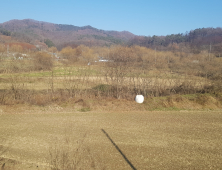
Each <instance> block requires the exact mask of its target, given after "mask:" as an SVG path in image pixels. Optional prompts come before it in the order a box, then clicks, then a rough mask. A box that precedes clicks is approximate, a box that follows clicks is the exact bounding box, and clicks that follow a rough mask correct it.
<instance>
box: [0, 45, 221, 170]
mask: <svg viewBox="0 0 222 170" xmlns="http://www.w3.org/2000/svg"><path fill="white" fill-rule="evenodd" d="M16 49H17V50H18V49H20V48H14V50H16ZM53 50H57V49H56V48H51V49H48V52H47V51H31V52H27V55H24V58H21V55H22V54H21V52H17V53H15V54H13V53H10V55H11V56H10V55H9V53H6V52H4V53H2V55H1V65H0V167H1V168H3V169H52V170H58V169H130V168H131V169H219V168H220V167H221V166H222V164H221V162H220V160H221V158H222V156H221V154H220V153H221V151H222V146H221V144H220V141H221V138H222V136H221V130H222V129H221V128H222V115H221V104H222V95H221V94H222V93H221V89H222V88H221V67H220V65H221V63H222V62H221V58H218V57H216V56H213V54H211V58H210V60H209V56H208V55H207V54H206V53H204V52H203V53H201V54H190V53H184V52H183V53H182V52H169V51H168V52H167V51H165V52H164V51H161V52H160V51H159V52H158V51H156V50H151V49H146V48H143V47H138V46H135V47H124V46H116V47H110V48H106V47H103V48H102V47H97V48H96V47H92V48H89V47H86V46H78V47H77V48H71V47H66V48H64V49H62V50H61V51H57V53H58V56H59V57H58V56H57V57H55V56H54V52H53ZM49 51H51V52H49ZM13 56H14V57H13ZM98 56H102V57H103V58H104V59H107V60H106V62H99V61H98ZM19 57H20V58H19ZM95 60H96V61H95ZM193 61H195V62H193ZM137 94H142V95H144V97H145V101H144V103H143V104H137V103H136V102H135V101H134V98H135V95H137Z"/></svg>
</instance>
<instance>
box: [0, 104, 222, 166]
mask: <svg viewBox="0 0 222 170" xmlns="http://www.w3.org/2000/svg"><path fill="white" fill-rule="evenodd" d="M221 141H222V114H221V112H220V111H218V112H216V111H210V112H209V111H172V112H170V111H167V112H160V111H153V112H152V111H147V112H142V111H141V112H133V111H131V112H92V111H91V112H77V111H72V110H63V109H61V108H57V109H56V108H52V109H51V110H50V109H46V108H45V107H38V108H37V109H33V110H19V109H17V110H15V111H13V108H11V111H10V112H4V111H3V110H1V113H0V167H2V169H5V170H7V169H53V168H54V169H56V168H58V167H60V168H61V169H71V168H70V167H71V166H72V168H73V169H74V168H76V169H107V170H108V169H110V170H113V169H138V170H139V169H196V170H197V169H200V170H203V169H207V170H208V169H221V167H222V162H221V160H222V154H221V153H222V144H221Z"/></svg>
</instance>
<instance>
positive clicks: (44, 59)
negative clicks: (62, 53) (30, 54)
mask: <svg viewBox="0 0 222 170" xmlns="http://www.w3.org/2000/svg"><path fill="white" fill-rule="evenodd" d="M33 62H34V69H35V70H51V69H52V67H53V60H52V57H51V56H50V55H49V54H47V53H43V52H38V53H36V54H35V55H34V59H33Z"/></svg>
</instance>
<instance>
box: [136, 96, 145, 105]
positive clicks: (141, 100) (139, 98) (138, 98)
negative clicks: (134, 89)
mask: <svg viewBox="0 0 222 170" xmlns="http://www.w3.org/2000/svg"><path fill="white" fill-rule="evenodd" d="M135 101H136V102H137V103H143V102H144V97H143V95H136V98H135Z"/></svg>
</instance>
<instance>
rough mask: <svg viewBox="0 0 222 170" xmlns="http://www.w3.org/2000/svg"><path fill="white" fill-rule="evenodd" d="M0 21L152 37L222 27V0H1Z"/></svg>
mask: <svg viewBox="0 0 222 170" xmlns="http://www.w3.org/2000/svg"><path fill="white" fill-rule="evenodd" d="M0 1H1V2H0V23H3V22H6V21H9V20H12V19H19V20H21V19H34V20H38V21H45V22H50V23H55V24H68V25H75V26H86V25H90V26H92V27H95V28H97V29H102V30H115V31H129V32H131V33H133V34H135V35H143V36H153V35H158V36H161V35H169V34H178V33H186V31H188V32H189V31H190V30H194V29H197V28H207V27H213V28H216V27H222V20H221V17H222V0H19V1H18V0H0Z"/></svg>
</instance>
